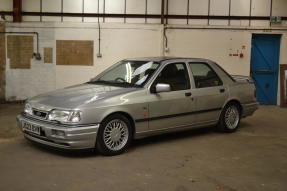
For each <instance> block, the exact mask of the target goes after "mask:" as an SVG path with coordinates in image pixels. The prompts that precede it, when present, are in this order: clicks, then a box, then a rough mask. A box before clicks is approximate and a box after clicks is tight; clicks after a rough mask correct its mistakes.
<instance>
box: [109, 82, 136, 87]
mask: <svg viewBox="0 0 287 191" xmlns="http://www.w3.org/2000/svg"><path fill="white" fill-rule="evenodd" d="M113 83H114V84H119V85H124V86H130V87H141V86H140V85H138V84H133V83H130V82H113Z"/></svg>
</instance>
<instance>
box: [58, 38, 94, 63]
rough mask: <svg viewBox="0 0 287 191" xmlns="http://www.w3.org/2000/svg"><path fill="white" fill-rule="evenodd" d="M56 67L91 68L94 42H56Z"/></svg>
mask: <svg viewBox="0 0 287 191" xmlns="http://www.w3.org/2000/svg"><path fill="white" fill-rule="evenodd" d="M56 49H57V50H56V52H57V56H56V59H57V65H80V66H92V65H93V63H94V61H93V58H94V57H93V55H94V41H89V40H57V42H56Z"/></svg>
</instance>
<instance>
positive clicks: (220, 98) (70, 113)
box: [17, 57, 258, 155]
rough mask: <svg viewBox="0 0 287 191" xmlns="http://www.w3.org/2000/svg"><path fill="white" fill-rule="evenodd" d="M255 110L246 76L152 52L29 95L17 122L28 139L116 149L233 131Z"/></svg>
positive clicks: (207, 62) (106, 150)
mask: <svg viewBox="0 0 287 191" xmlns="http://www.w3.org/2000/svg"><path fill="white" fill-rule="evenodd" d="M257 108H258V103H257V101H256V97H255V87H254V84H253V82H252V80H250V79H249V78H245V77H233V76H230V75H229V74H227V73H226V72H225V71H224V70H223V69H222V68H221V67H220V66H218V65H217V64H216V63H214V62H212V61H210V60H206V59H196V58H168V57H156V58H139V59H126V60H122V61H120V62H118V63H116V64H115V65H113V66H111V67H110V68H108V69H107V70H105V71H104V72H102V73H101V74H99V75H98V76H96V77H95V78H93V79H91V80H90V81H89V82H87V83H84V84H80V85H75V86H71V87H68V88H65V89H61V90H56V91H53V92H50V93H46V94H42V95H39V96H36V97H33V98H31V99H28V100H27V101H26V104H25V109H24V112H23V113H21V114H20V115H18V116H17V122H18V126H19V127H20V129H21V130H22V131H23V133H24V136H25V137H26V138H27V139H29V140H32V141H35V142H38V143H42V144H45V145H50V146H53V147H58V148H65V149H85V148H96V149H97V150H98V151H99V152H100V153H102V154H104V155H116V154H120V153H122V152H123V151H125V150H126V148H127V147H128V146H129V144H130V143H131V141H132V140H133V139H138V138H142V137H146V136H151V135H155V134H161V133H165V132H173V131H179V130H187V129H191V128H198V127H204V126H215V127H216V128H217V129H218V130H220V131H223V132H234V131H235V130H236V129H237V128H238V126H239V122H240V119H241V118H242V117H246V116H249V115H252V114H253V113H254V111H255V110H256V109H257Z"/></svg>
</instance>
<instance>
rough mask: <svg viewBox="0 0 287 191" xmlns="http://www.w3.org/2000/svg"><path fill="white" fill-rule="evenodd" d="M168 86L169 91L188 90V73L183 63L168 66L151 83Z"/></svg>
mask: <svg viewBox="0 0 287 191" xmlns="http://www.w3.org/2000/svg"><path fill="white" fill-rule="evenodd" d="M158 83H164V84H169V85H170V87H171V91H178V90H186V89H189V88H190V83H189V77H188V72H187V68H186V65H185V63H173V64H168V65H167V66H165V67H164V69H163V70H162V71H161V72H160V74H159V75H158V76H157V78H156V80H155V81H154V83H153V86H155V85H156V84H158Z"/></svg>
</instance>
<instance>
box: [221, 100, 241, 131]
mask: <svg viewBox="0 0 287 191" xmlns="http://www.w3.org/2000/svg"><path fill="white" fill-rule="evenodd" d="M239 123H240V107H239V105H238V104H236V103H229V104H227V105H226V106H225V107H224V109H223V110H222V113H221V115H220V119H219V123H218V129H219V130H220V131H222V132H226V133H232V132H234V131H236V130H237V129H238V126H239Z"/></svg>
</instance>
